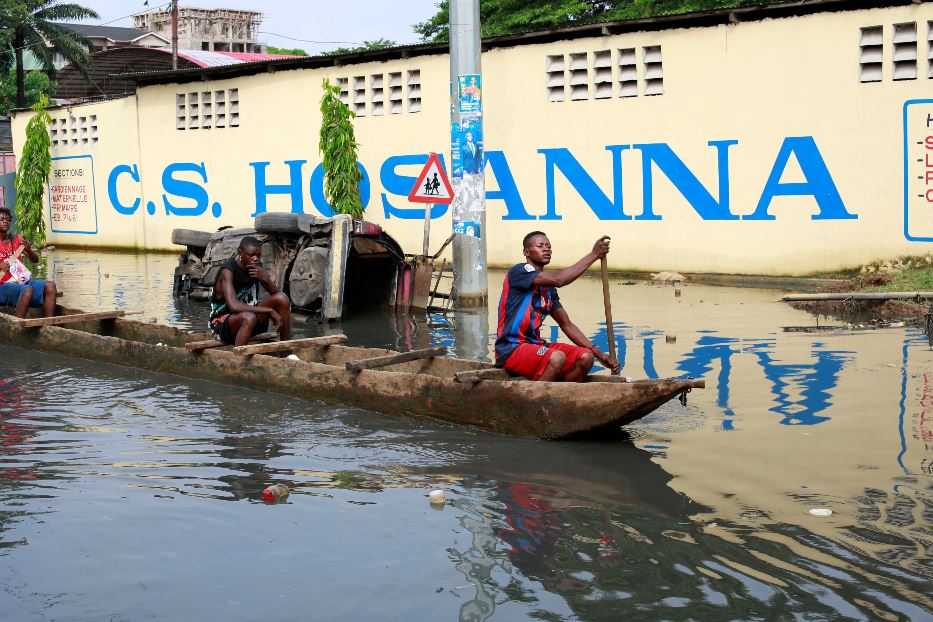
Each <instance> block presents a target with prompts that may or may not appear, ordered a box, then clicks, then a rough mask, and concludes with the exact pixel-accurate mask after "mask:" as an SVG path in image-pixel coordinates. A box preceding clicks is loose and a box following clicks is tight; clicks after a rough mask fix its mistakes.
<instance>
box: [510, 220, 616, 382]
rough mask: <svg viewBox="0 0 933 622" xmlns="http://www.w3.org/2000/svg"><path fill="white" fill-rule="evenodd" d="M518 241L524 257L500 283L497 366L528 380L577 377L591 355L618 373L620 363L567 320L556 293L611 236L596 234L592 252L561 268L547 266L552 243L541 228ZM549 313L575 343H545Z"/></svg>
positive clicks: (584, 370) (599, 254)
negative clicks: (543, 333) (544, 328)
mask: <svg viewBox="0 0 933 622" xmlns="http://www.w3.org/2000/svg"><path fill="white" fill-rule="evenodd" d="M522 246H523V247H524V248H523V250H522V252H523V254H524V255H525V258H526V262H525V263H520V264H518V265H516V266H512V268H511V269H510V270H509V273H508V275H506V277H505V282H504V283H503V284H502V298H501V299H500V300H499V329H498V331H497V338H496V366H497V367H502V368H505V369H506V370H507V371H510V372H512V373H514V374H519V375H521V376H524V377H526V378H529V379H531V380H550V381H565V382H579V381H581V380H583V379H584V378H586V375H587V374H588V373H589V371H590V369H591V368H592V367H593V362H594V358H595V359H599V362H600V363H602V364H603V365H605V366H606V367H608V368H610V369H612V371H613V372H617V371H618V368H619V364H618V363H617V362H616V363H613V361H612V360H611V359H610V357H609V355H608V354H606V353H604V352H603V351H602V350H600V349H599V348H597V347H596V345H595V344H593V342H592V341H590V340H589V339H587V338H586V336H585V335H584V334H583V332H582V331H581V330H580V329H579V328H577V326H576V325H575V324H574V323H573V322H571V321H570V316H569V315H567V311H565V310H564V307H563V305H561V303H560V297H559V296H558V295H557V288H558V287H563V286H564V285H569V284H570V283H573V282H574V281H576V280H577V279H578V278H579V277H580V275H582V274H583V273H584V272H586V269H587V268H589V267H590V266H591V265H593V263H594V262H596V261H598V260H599V259H600V258H602V257H605V256H606V254H607V253H609V236H606V235H604V236H603V237H601V238H599V239H598V240H597V241H596V243H595V244H594V245H593V250H592V251H590V252H589V253H587V254H586V255H584V256H583V257H582V258H581V259H580V260H579V261H577V262H576V263H575V264H573V265H572V266H569V267H567V268H564V269H562V270H552V271H545V269H544V267H545V266H546V265H547V264H549V263H551V242H550V240H548V238H547V235H545V234H544V233H543V232H542V231H532V232H531V233H529V234H528V235H526V236H525V238H524V239H523V240H522ZM548 315H551V316H552V317H553V318H554V320H555V321H556V322H557V325H558V326H560V329H561V331H563V333H564V334H565V335H567V337H568V338H569V339H570V341H572V342H573V343H575V344H576V345H570V344H566V343H552V344H548V343H547V342H545V341H544V339H542V338H541V333H540V329H541V323H542V322H543V321H544V318H546V317H547V316H548Z"/></svg>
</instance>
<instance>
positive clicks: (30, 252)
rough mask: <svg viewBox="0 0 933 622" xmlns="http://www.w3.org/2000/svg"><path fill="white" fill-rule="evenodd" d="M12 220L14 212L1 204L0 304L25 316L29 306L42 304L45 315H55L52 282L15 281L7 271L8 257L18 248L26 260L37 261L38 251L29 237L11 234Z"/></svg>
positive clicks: (40, 305) (53, 285)
mask: <svg viewBox="0 0 933 622" xmlns="http://www.w3.org/2000/svg"><path fill="white" fill-rule="evenodd" d="M12 223H13V212H11V211H10V209H9V208H6V207H0V275H2V276H0V307H3V306H7V307H13V314H14V315H15V316H16V317H20V318H21V317H26V312H27V311H28V310H29V307H34V308H40V307H41V308H42V311H43V313H44V315H45V317H52V316H53V315H55V298H56V296H57V295H58V292H57V290H56V289H55V283H53V282H52V281H44V280H42V279H32V280H30V281H29V282H28V283H26V284H21V283H18V282H16V280H15V279H13V278H12V276H13V275H12V274H10V272H9V270H10V263H11V262H10V261H9V258H10V257H11V256H13V254H14V253H16V251H17V250H18V249H19V248H20V247H24V248H23V255H25V256H26V257H27V258H29V261H32V262H34V263H35V262H37V261H39V253H37V252H36V251H35V249H34V248H33V247H32V244H31V243H30V242H29V240H27V239H25V238H24V237H23V236H21V235H16V236H13V235H11V234H10V226H11V225H12Z"/></svg>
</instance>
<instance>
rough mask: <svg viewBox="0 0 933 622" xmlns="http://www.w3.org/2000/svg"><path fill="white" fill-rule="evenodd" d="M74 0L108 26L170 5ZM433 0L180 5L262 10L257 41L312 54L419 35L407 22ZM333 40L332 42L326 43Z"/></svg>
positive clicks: (430, 9)
mask: <svg viewBox="0 0 933 622" xmlns="http://www.w3.org/2000/svg"><path fill="white" fill-rule="evenodd" d="M73 1H75V2H77V3H78V4H81V5H83V6H86V7H88V8H90V9H94V10H95V11H97V13H98V14H100V19H99V20H87V23H96V24H103V23H107V25H110V26H132V19H130V18H129V17H128V16H129V15H133V14H134V13H140V12H142V11H144V10H146V9H152V8H154V7H158V6H161V5H164V6H166V7H167V6H168V4H166V3H165V0H149V6H148V7H145V6H143V0H129V1H127V0H73ZM435 4H436V0H396V1H395V2H392V1H387V0H304V1H299V2H295V1H294V0H292V1H289V2H286V1H285V0H264V1H263V2H257V1H256V0H251V1H248V0H192V1H191V2H185V1H184V0H182V1H181V2H180V4H179V6H182V7H199V8H205V9H211V8H221V7H222V8H229V9H246V10H250V11H256V10H260V11H262V12H263V13H264V14H265V18H264V19H263V22H262V25H261V26H260V32H261V34H260V35H259V36H260V41H262V42H264V43H267V44H269V45H274V46H276V47H285V48H292V47H299V48H303V49H304V50H306V51H307V52H308V53H311V54H313V53H317V52H323V51H325V50H330V49H333V48H336V47H348V46H350V45H353V44H354V43H361V42H363V41H364V40H370V41H371V40H374V39H392V40H394V41H398V42H399V43H416V42H417V41H418V35H416V34H415V33H414V32H413V31H412V29H411V26H412V24H414V23H416V22H420V21H424V20H425V19H427V18H428V17H430V16H431V15H434V13H435V12H436V7H435ZM260 6H261V8H258V7H260ZM273 33H274V34H273ZM289 37H290V38H289ZM295 39H304V41H296V40H295ZM332 41H333V42H336V43H329V42H332ZM311 42H323V43H311ZM344 42H346V43H344Z"/></svg>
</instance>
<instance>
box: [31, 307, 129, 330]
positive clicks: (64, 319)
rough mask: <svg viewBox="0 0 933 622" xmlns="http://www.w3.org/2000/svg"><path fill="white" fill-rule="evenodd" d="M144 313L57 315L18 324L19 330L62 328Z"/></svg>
mask: <svg viewBox="0 0 933 622" xmlns="http://www.w3.org/2000/svg"><path fill="white" fill-rule="evenodd" d="M138 313H142V311H101V312H99V313H75V314H72V315H56V316H53V317H36V318H30V319H28V320H20V321H18V322H16V324H15V325H16V326H18V327H19V328H38V327H40V326H60V325H62V324H73V323H74V322H91V321H94V320H112V319H115V318H118V317H123V316H126V315H134V314H138Z"/></svg>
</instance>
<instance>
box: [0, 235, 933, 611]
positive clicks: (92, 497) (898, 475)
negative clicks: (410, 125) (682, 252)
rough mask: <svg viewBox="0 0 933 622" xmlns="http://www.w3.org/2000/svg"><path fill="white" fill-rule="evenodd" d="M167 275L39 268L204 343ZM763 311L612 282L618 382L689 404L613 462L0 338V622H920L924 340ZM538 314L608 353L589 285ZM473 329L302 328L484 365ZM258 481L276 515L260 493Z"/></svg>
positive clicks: (377, 321) (607, 452)
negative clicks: (653, 382)
mask: <svg viewBox="0 0 933 622" xmlns="http://www.w3.org/2000/svg"><path fill="white" fill-rule="evenodd" d="M173 266H174V258H173V257H172V256H169V255H131V254H95V253H90V252H79V251H64V250H59V251H55V252H54V253H53V254H52V256H51V257H50V259H49V265H48V270H49V273H50V275H51V276H53V277H54V278H55V280H56V281H57V282H58V283H59V286H60V288H61V289H62V290H63V291H64V296H63V297H62V300H61V302H62V304H64V305H67V306H71V307H77V308H82V309H84V310H88V311H94V310H101V309H111V308H114V307H116V308H122V309H133V310H141V311H143V313H142V314H141V316H140V317H142V318H143V319H145V320H147V321H149V320H153V319H154V320H155V321H158V322H160V323H165V324H171V325H174V326H178V327H181V328H185V329H198V330H201V329H202V327H203V326H204V322H205V319H206V313H207V311H206V308H205V307H204V305H203V303H198V302H194V301H173V300H172V299H171V296H170V291H171V274H172V268H173ZM501 279H502V273H501V272H493V273H491V274H490V283H491V287H492V288H493V289H495V290H496V291H494V292H493V293H492V298H493V307H494V303H495V301H496V300H497V299H498V288H499V287H500V285H501ZM780 294H781V292H778V291H775V290H761V289H737V288H728V287H712V286H703V285H689V284H688V285H685V286H683V287H681V288H680V295H679V296H677V295H675V291H674V288H672V287H669V286H668V287H657V286H653V285H650V284H647V283H644V282H638V283H635V284H633V285H624V284H623V283H622V282H621V281H620V280H619V279H613V284H612V304H613V318H614V319H615V322H614V332H615V339H616V344H617V349H618V352H619V358H620V359H621V360H622V362H623V363H624V368H623V371H622V373H623V375H626V376H632V377H666V376H686V375H691V376H702V377H704V378H705V379H706V382H707V388H706V389H705V390H696V391H693V392H692V393H691V394H690V395H689V400H688V403H687V406H686V407H684V406H681V405H680V403H678V402H676V401H675V402H672V403H669V404H667V405H665V406H664V407H662V408H660V409H659V410H658V411H656V412H655V413H653V414H652V415H650V416H648V417H646V418H645V419H643V420H641V421H639V422H637V423H635V424H633V425H631V426H630V427H629V428H628V438H627V439H623V440H616V441H613V442H607V443H595V442H559V443H558V442H543V441H530V440H523V439H515V438H509V437H504V436H498V435H493V434H488V433H484V432H477V431H474V430H470V429H466V428H457V427H451V426H445V425H440V424H438V425H430V424H425V423H422V422H413V421H406V420H400V419H393V418H389V417H386V416H383V415H380V414H377V413H372V412H367V411H363V410H359V409H354V408H348V407H340V406H329V405H324V404H322V403H320V402H316V401H314V396H308V399H307V400H306V401H302V400H294V399H289V398H285V397H281V396H277V395H274V394H268V393H263V392H260V391H254V390H251V389H249V388H246V387H230V386H223V385H218V384H213V383H209V382H201V381H191V380H187V379H184V378H180V377H176V376H169V375H159V374H153V373H149V372H144V371H140V370H135V369H132V368H120V367H117V366H111V365H101V364H97V363H92V362H88V361H84V360H81V359H79V358H65V357H59V356H53V355H47V354H42V353H37V352H32V351H27V350H21V349H18V348H13V347H9V346H5V345H2V344H0V619H11V620H13V619H15V620H27V619H29V620H103V619H106V620H140V619H153V620H188V619H207V620H215V619H216V620H221V619H222V620H259V619H263V620H299V619H301V620H306V619H314V620H355V619H380V620H463V621H480V620H525V619H538V620H618V619H630V620H688V619H689V620H765V619H767V620H795V619H806V620H926V619H931V618H933V600H931V596H930V589H929V586H930V585H931V579H933V563H931V550H933V533H931V518H933V486H931V482H933V477H931V455H933V454H931V445H933V423H931V421H933V352H931V350H930V347H929V344H928V342H927V339H926V337H925V336H924V335H923V334H922V333H921V332H920V331H918V330H917V329H914V328H910V327H900V328H887V329H881V330H873V331H853V330H850V329H848V328H847V327H846V326H843V325H838V326H834V325H833V321H832V320H829V321H828V323H829V326H826V324H827V321H826V320H825V318H819V319H818V318H815V317H814V316H812V315H810V314H808V313H806V312H803V311H798V310H794V309H792V308H790V307H788V306H786V305H783V304H781V303H778V302H776V301H777V299H778V298H779V296H780ZM561 300H562V302H563V303H564V306H565V307H566V308H567V309H568V312H569V313H570V315H571V317H572V318H573V319H574V321H575V323H576V324H577V325H578V326H579V327H580V328H581V329H582V330H583V332H584V333H585V334H587V335H588V336H590V337H591V338H592V339H593V340H594V341H595V342H596V343H597V344H599V345H600V346H601V347H603V349H606V347H607V346H608V342H607V331H606V325H605V318H604V317H603V316H602V313H603V310H602V293H601V284H600V282H599V281H598V280H597V279H591V278H584V279H581V280H580V281H578V282H576V283H574V284H572V285H570V286H569V287H567V288H564V289H563V290H562V291H561ZM493 313H494V309H491V310H490V313H489V314H484V315H475V314H474V315H465V314H448V315H443V314H432V315H430V316H429V317H428V318H424V317H421V318H418V317H414V316H413V317H406V316H396V315H395V314H392V313H374V314H371V315H367V316H363V317H357V318H350V319H347V320H345V321H343V322H341V323H339V324H334V325H322V324H320V323H319V322H316V321H311V322H309V323H299V325H298V330H297V331H296V333H297V335H298V336H303V335H308V336H311V335H316V334H323V333H327V332H343V333H345V334H347V335H348V337H349V339H350V343H351V345H364V346H380V347H392V348H397V349H410V348H418V347H427V346H431V345H447V346H449V348H450V350H451V351H452V352H454V353H456V354H457V355H459V356H464V357H469V358H484V357H488V356H489V353H490V352H491V346H492V340H491V338H490V334H491V333H492V332H493V331H494V330H495V319H494V317H493ZM818 322H819V324H820V326H819V328H818V329H817V328H816V325H817V323H818ZM544 334H545V336H547V337H556V336H557V329H556V327H554V326H553V325H552V324H551V323H550V322H549V323H546V324H545V327H544ZM597 373H606V371H605V370H597ZM387 399H388V398H387ZM272 483H284V484H286V485H288V486H289V488H290V489H291V494H290V496H289V497H288V498H287V499H286V500H285V501H284V502H279V503H275V504H265V503H263V502H262V500H261V496H262V494H261V493H262V490H263V488H265V487H266V486H268V485H269V484H272ZM435 489H441V490H444V491H445V495H446V499H447V502H446V504H444V505H439V506H432V505H430V504H429V502H428V494H429V493H430V491H432V490H435ZM814 510H830V511H831V514H828V515H826V514H827V513H826V512H822V511H817V512H816V513H811V511H814Z"/></svg>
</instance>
